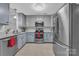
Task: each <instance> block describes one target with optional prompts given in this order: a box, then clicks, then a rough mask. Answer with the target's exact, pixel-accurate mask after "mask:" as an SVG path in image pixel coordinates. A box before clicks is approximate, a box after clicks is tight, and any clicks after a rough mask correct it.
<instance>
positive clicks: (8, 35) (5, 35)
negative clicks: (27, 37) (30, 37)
mask: <svg viewBox="0 0 79 59" xmlns="http://www.w3.org/2000/svg"><path fill="white" fill-rule="evenodd" d="M24 33H26V32H21V33H18V34H12V33H9V34H0V40H3V39H6V38H8V37H10V36H17V35H21V34H24Z"/></svg>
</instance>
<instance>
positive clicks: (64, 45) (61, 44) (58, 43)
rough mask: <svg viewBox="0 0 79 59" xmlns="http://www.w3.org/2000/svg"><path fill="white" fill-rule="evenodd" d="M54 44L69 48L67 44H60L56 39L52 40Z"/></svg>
mask: <svg viewBox="0 0 79 59" xmlns="http://www.w3.org/2000/svg"><path fill="white" fill-rule="evenodd" d="M54 44H57V45H59V46H61V47H63V48H66V49H67V48H69V46H66V45H63V44H60V43H58V42H56V41H55V42H54Z"/></svg>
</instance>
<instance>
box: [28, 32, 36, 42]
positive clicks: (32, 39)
mask: <svg viewBox="0 0 79 59" xmlns="http://www.w3.org/2000/svg"><path fill="white" fill-rule="evenodd" d="M34 37H35V36H34V32H28V34H27V42H35V38H34Z"/></svg>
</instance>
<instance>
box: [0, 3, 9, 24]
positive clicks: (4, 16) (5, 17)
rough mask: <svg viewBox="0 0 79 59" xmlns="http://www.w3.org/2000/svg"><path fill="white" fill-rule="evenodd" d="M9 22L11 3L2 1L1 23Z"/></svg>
mask: <svg viewBox="0 0 79 59" xmlns="http://www.w3.org/2000/svg"><path fill="white" fill-rule="evenodd" d="M8 22H9V4H8V3H0V24H8Z"/></svg>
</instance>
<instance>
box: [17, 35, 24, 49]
mask: <svg viewBox="0 0 79 59" xmlns="http://www.w3.org/2000/svg"><path fill="white" fill-rule="evenodd" d="M22 46H23V42H22V35H18V36H17V47H18V49H20V48H21V47H22Z"/></svg>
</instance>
